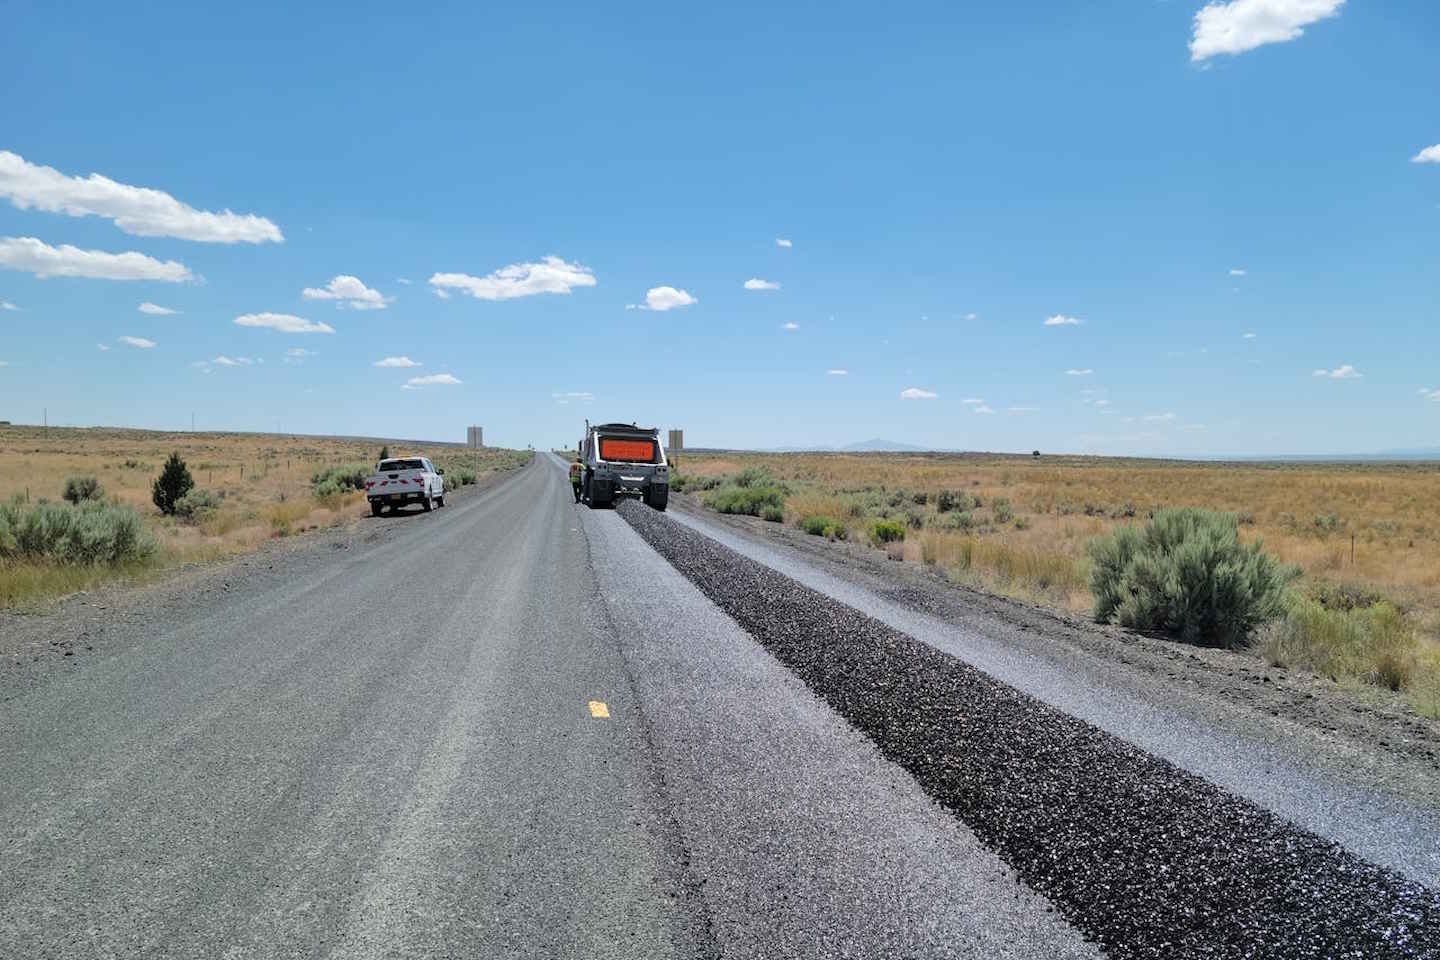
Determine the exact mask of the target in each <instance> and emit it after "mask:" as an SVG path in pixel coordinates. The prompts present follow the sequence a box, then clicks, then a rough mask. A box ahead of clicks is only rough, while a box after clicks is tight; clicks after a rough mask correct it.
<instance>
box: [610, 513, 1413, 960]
mask: <svg viewBox="0 0 1440 960" xmlns="http://www.w3.org/2000/svg"><path fill="white" fill-rule="evenodd" d="M619 509H620V512H621V514H622V515H623V516H624V518H625V519H626V520H627V521H628V522H629V523H630V524H631V525H632V526H633V527H634V528H635V529H636V530H637V531H638V532H639V533H640V535H641V536H642V537H643V538H644V539H645V540H646V541H647V542H649V543H650V544H651V545H652V546H653V547H655V549H656V550H657V551H658V552H659V553H660V554H661V555H662V556H664V557H665V558H666V559H667V560H668V561H669V562H670V563H671V564H672V565H674V566H675V568H676V569H677V570H679V571H680V572H681V573H682V574H683V575H684V576H685V577H686V578H687V579H689V580H690V581H691V582H693V583H694V584H695V585H696V586H697V587H698V588H699V589H700V590H701V591H702V592H703V593H704V594H705V595H706V596H708V597H709V598H710V599H711V600H712V601H713V602H714V603H715V604H716V605H717V606H719V607H720V608H721V609H722V610H724V611H725V612H726V613H728V614H729V615H730V616H731V617H732V618H734V619H735V620H736V621H737V622H738V623H739V624H740V625H741V626H742V627H743V628H744V629H746V630H747V631H748V632H749V633H750V634H751V635H752V636H753V637H755V639H756V640H758V641H759V642H760V643H761V644H763V645H764V646H765V647H766V648H767V649H768V650H769V651H770V652H771V653H772V654H773V655H774V656H775V657H776V658H777V659H778V660H779V661H780V662H782V663H784V664H785V665H786V666H787V667H789V668H790V669H791V670H792V671H794V672H795V673H796V674H797V675H798V676H799V677H800V678H801V679H802V680H804V682H805V683H806V684H807V685H808V686H809V687H810V688H811V689H812V690H813V691H814V692H815V693H816V694H817V695H819V696H820V697H821V698H822V699H824V700H825V701H826V702H827V703H829V704H830V706H831V707H832V708H833V709H835V710H836V711H837V712H838V713H839V714H840V715H841V716H843V717H844V718H845V719H847V720H848V721H849V722H850V723H852V724H853V725H854V726H855V727H856V728H857V729H859V730H860V731H861V732H863V733H865V734H866V735H867V736H869V737H870V738H871V739H872V740H873V741H874V742H875V743H876V745H877V746H878V747H879V749H880V750H881V752H882V754H884V755H885V756H886V757H887V758H888V759H890V760H892V761H893V762H895V763H897V764H899V765H900V766H902V767H904V768H905V769H906V770H907V771H908V772H909V773H910V774H911V775H912V776H913V777H914V778H915V779H916V781H917V782H918V783H919V784H920V785H921V786H922V787H923V788H924V789H925V790H926V792H927V793H929V794H930V795H931V796H933V797H934V798H935V799H937V800H938V801H939V802H940V803H941V804H942V805H944V806H945V807H946V808H947V809H949V810H950V811H952V812H953V813H954V814H955V815H956V816H958V817H959V818H960V819H961V820H963V821H964V822H965V823H966V824H967V825H969V826H970V827H971V829H972V830H974V831H975V833H976V834H977V835H978V836H979V837H980V838H981V839H982V840H984V841H985V842H986V843H987V844H989V845H990V846H991V847H992V848H994V849H995V850H996V851H997V853H999V854H1000V856H1001V857H1002V858H1003V859H1005V860H1006V861H1007V862H1008V863H1010V865H1011V866H1012V867H1013V868H1014V869H1015V870H1016V872H1017V874H1018V875H1019V877H1020V879H1021V880H1023V881H1024V882H1025V883H1027V884H1028V885H1030V886H1031V887H1033V888H1034V889H1036V890H1037V891H1039V892H1040V893H1042V894H1044V895H1046V896H1047V897H1049V898H1050V899H1051V900H1052V901H1053V902H1055V903H1056V905H1057V906H1058V907H1059V909H1060V910H1061V912H1062V913H1063V914H1064V915H1065V916H1066V917H1067V919H1069V920H1070V922H1072V923H1073V924H1075V926H1076V927H1077V928H1079V929H1080V930H1082V931H1084V932H1085V933H1086V934H1087V935H1089V936H1092V937H1094V938H1095V939H1096V940H1097V941H1098V942H1099V943H1100V944H1101V945H1102V946H1103V947H1104V948H1105V949H1106V951H1107V952H1108V953H1109V954H1111V955H1112V956H1115V957H1127V958H1128V957H1137V958H1138V957H1231V956H1243V957H1255V958H1261V957H1274V958H1293V957H1317V958H1320V957H1325V958H1330V957H1354V958H1359V957H1366V958H1369V957H1406V958H1415V957H1420V958H1428V957H1440V896H1437V894H1436V893H1434V892H1432V891H1430V890H1428V889H1426V888H1425V887H1424V886H1422V885H1420V884H1417V883H1414V882H1412V881H1409V880H1406V879H1404V878H1403V877H1401V876H1399V875H1398V874H1395V873H1393V872H1391V871H1388V870H1385V869H1382V868H1380V867H1376V866H1374V865H1372V864H1369V863H1367V862H1366V861H1363V860H1361V859H1359V858H1358V857H1356V856H1354V855H1353V854H1350V853H1349V852H1347V851H1346V850H1345V849H1343V848H1342V847H1340V846H1338V845H1336V844H1334V843H1331V842H1329V841H1326V840H1323V839H1321V838H1320V837H1317V836H1315V835H1314V834H1311V833H1307V832H1305V831H1303V830H1300V829H1298V828H1296V827H1295V826H1293V825H1291V824H1289V823H1287V822H1286V821H1284V820H1282V819H1280V818H1279V817H1277V816H1275V815H1274V814H1272V813H1270V812H1269V811H1267V810H1265V809H1264V808H1262V807H1259V806H1257V805H1255V804H1253V803H1250V802H1248V801H1246V800H1243V799H1240V798H1238V797H1235V796H1233V795H1231V794H1228V793H1226V792H1225V791H1223V790H1221V789H1220V788H1218V787H1216V786H1214V785H1213V784H1211V783H1210V782H1208V781H1206V780H1204V779H1202V778H1200V777H1196V776H1194V775H1192V774H1189V773H1187V772H1185V771H1183V770H1180V769H1179V768H1177V767H1175V766H1174V765H1172V764H1170V763H1168V762H1166V761H1164V760H1160V759H1157V758H1155V757H1153V756H1151V755H1149V754H1146V753H1144V752H1143V751H1141V750H1139V749H1137V748H1135V747H1133V746H1131V745H1129V744H1127V743H1125V742H1123V741H1121V740H1118V739H1117V738H1115V737H1113V736H1110V735H1109V734H1106V733H1104V732H1102V731H1100V730H1098V729H1096V728H1095V727H1093V726H1091V725H1089V724H1087V723H1084V722H1083V721H1080V720H1077V719H1075V718H1074V717H1071V716H1069V715H1067V714H1065V713H1062V712H1060V711H1058V710H1056V709H1054V708H1052V707H1050V706H1048V705H1046V704H1044V703H1042V702H1040V701H1039V700H1036V699H1034V698H1032V697H1030V696H1027V695H1025V694H1023V693H1020V692H1019V691H1017V690H1015V689H1014V688H1012V687H1009V686H1007V685H1005V684H1003V683H1001V682H999V681H997V680H995V679H994V678H992V677H990V676H989V675H987V674H985V673H982V672H981V671H979V670H976V669H975V668H974V667H971V666H970V665H968V664H966V663H964V662H963V661H961V660H958V659H956V658H955V657H952V656H950V655H948V654H945V653H942V652H940V651H938V650H936V649H935V648H933V647H930V646H928V645H926V644H924V643H922V642H920V641H918V640H916V639H914V638H912V637H910V636H907V635H906V634H903V633H900V632H898V631H896V630H894V629H892V628H890V627H888V626H886V625H884V624H882V623H880V622H878V621H876V620H873V619H871V618H869V617H866V616H864V615H863V614H861V613H859V612H858V611H856V610H854V609H852V608H850V607H848V606H845V605H844V604H841V603H838V602H836V601H834V600H832V599H830V598H828V597H826V596H824V595H822V594H820V593H817V592H816V591H814V590H811V589H809V588H808V587H804V586H802V585H800V584H799V583H797V582H795V581H794V580H791V579H790V578H788V577H786V576H784V575H783V574H780V573H778V572H776V571H774V570H772V569H770V568H768V567H765V566H763V565H761V564H759V563H756V562H755V561H753V560H750V559H748V558H746V557H743V556H741V555H740V554H738V553H736V552H734V551H732V550H730V549H728V548H726V547H724V546H721V545H720V544H718V543H716V542H714V541H713V540H710V539H709V538H707V537H704V536H702V535H701V534H699V533H696V532H695V531H693V530H690V529H688V528H686V527H684V526H682V525H680V524H678V523H676V522H674V521H673V520H670V519H669V518H667V517H665V516H663V515H661V514H659V513H656V512H655V511H653V510H650V509H649V508H647V507H645V506H642V505H640V504H638V503H629V502H626V503H623V504H621V505H620V507H619Z"/></svg>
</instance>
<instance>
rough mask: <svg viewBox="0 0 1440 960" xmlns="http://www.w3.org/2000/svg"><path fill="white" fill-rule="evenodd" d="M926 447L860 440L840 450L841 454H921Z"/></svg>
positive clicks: (885, 441) (886, 441)
mask: <svg viewBox="0 0 1440 960" xmlns="http://www.w3.org/2000/svg"><path fill="white" fill-rule="evenodd" d="M926 449H927V448H926V447H917V446H913V445H912V444H908V443H897V442H895V441H894V440H879V439H876V440H862V441H860V442H859V443H852V444H848V445H847V446H843V447H841V448H840V452H841V453H923V452H925V450H926Z"/></svg>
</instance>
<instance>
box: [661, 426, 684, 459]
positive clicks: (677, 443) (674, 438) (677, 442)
mask: <svg viewBox="0 0 1440 960" xmlns="http://www.w3.org/2000/svg"><path fill="white" fill-rule="evenodd" d="M684 449H685V431H684V430H671V431H670V440H669V442H668V443H666V444H665V452H666V453H672V454H674V453H679V452H680V451H681V450H684Z"/></svg>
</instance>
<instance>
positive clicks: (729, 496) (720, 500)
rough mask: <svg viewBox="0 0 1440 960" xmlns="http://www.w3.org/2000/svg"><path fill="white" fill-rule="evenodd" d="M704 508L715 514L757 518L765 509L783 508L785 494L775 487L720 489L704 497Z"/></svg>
mask: <svg viewBox="0 0 1440 960" xmlns="http://www.w3.org/2000/svg"><path fill="white" fill-rule="evenodd" d="M705 506H707V507H709V508H710V509H711V510H714V511H715V512H717V513H742V514H746V515H748V516H751V517H758V516H760V511H761V510H763V509H765V508H766V507H775V508H777V509H779V508H782V507H784V506H785V494H784V493H783V492H781V491H780V490H779V489H778V488H776V487H721V488H720V489H718V490H715V491H713V492H712V493H710V494H709V495H708V496H706V497H705Z"/></svg>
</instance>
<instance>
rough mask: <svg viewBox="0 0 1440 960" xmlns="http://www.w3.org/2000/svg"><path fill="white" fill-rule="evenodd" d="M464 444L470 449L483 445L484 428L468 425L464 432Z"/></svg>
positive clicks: (476, 448)
mask: <svg viewBox="0 0 1440 960" xmlns="http://www.w3.org/2000/svg"><path fill="white" fill-rule="evenodd" d="M465 445H466V446H467V447H469V448H470V449H472V450H478V449H480V448H481V447H483V446H485V428H484V427H470V428H469V429H468V430H467V431H466V432H465Z"/></svg>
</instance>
